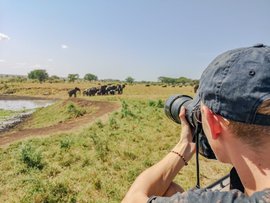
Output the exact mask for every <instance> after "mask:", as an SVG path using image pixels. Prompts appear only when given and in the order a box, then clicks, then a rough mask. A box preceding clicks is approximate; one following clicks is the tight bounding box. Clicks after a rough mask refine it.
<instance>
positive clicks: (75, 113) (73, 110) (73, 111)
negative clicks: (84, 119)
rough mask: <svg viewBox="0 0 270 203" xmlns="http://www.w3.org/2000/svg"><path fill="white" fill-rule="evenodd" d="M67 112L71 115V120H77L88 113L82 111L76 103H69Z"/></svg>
mask: <svg viewBox="0 0 270 203" xmlns="http://www.w3.org/2000/svg"><path fill="white" fill-rule="evenodd" d="M67 112H68V113H69V115H70V118H73V117H75V118H77V117H79V116H83V115H84V114H85V113H86V110H85V109H80V108H79V107H78V106H76V105H75V104H74V103H69V104H68V105H67Z"/></svg>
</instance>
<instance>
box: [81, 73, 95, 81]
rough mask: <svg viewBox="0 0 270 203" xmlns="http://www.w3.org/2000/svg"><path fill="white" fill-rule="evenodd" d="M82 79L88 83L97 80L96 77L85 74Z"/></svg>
mask: <svg viewBox="0 0 270 203" xmlns="http://www.w3.org/2000/svg"><path fill="white" fill-rule="evenodd" d="M83 79H84V80H88V81H92V80H94V81H96V80H98V77H97V76H96V75H94V74H91V73H87V74H85V76H84V77H83Z"/></svg>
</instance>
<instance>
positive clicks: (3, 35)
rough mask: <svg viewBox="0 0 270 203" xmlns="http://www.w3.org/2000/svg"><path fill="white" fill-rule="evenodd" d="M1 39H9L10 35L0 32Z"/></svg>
mask: <svg viewBox="0 0 270 203" xmlns="http://www.w3.org/2000/svg"><path fill="white" fill-rule="evenodd" d="M1 40H10V37H9V36H7V35H5V34H3V33H0V41H1Z"/></svg>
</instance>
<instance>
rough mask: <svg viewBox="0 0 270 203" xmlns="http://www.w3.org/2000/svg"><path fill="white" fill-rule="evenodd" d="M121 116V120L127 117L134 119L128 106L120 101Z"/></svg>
mask: <svg viewBox="0 0 270 203" xmlns="http://www.w3.org/2000/svg"><path fill="white" fill-rule="evenodd" d="M121 115H122V118H124V117H128V116H131V117H135V115H134V114H133V113H132V111H131V110H130V109H129V108H128V104H127V103H126V102H125V101H122V109H121Z"/></svg>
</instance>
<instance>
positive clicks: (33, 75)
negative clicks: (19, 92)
mask: <svg viewBox="0 0 270 203" xmlns="http://www.w3.org/2000/svg"><path fill="white" fill-rule="evenodd" d="M48 77H49V75H48V73H47V71H46V70H43V69H36V70H32V71H31V72H30V73H28V78H29V79H36V80H38V81H39V82H40V83H42V82H44V81H45V80H46V79H48Z"/></svg>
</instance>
